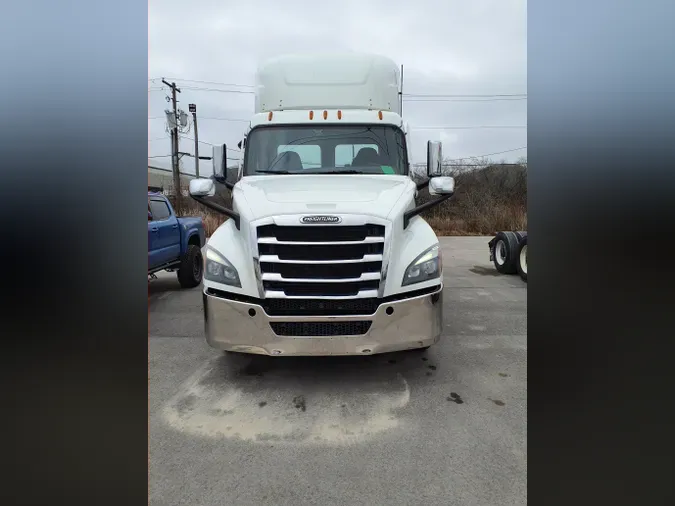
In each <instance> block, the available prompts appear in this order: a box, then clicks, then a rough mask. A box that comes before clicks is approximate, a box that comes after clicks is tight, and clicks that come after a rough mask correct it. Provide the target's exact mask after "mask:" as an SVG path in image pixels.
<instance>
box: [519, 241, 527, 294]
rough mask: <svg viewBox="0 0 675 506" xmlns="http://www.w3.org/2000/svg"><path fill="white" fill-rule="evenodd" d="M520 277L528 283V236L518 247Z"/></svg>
mask: <svg viewBox="0 0 675 506" xmlns="http://www.w3.org/2000/svg"><path fill="white" fill-rule="evenodd" d="M517 267H518V275H519V276H520V279H522V280H523V281H525V283H527V236H525V237H523V240H522V241H520V245H519V247H518V264H517Z"/></svg>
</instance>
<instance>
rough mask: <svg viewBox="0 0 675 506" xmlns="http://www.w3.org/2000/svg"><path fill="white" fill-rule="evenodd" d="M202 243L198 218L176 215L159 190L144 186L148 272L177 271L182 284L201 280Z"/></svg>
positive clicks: (204, 241)
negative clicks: (146, 207) (146, 196)
mask: <svg viewBox="0 0 675 506" xmlns="http://www.w3.org/2000/svg"><path fill="white" fill-rule="evenodd" d="M205 243H206V234H205V232H204V224H203V223H202V220H201V218H178V217H177V216H176V213H175V212H174V210H173V207H172V206H171V203H170V202H169V199H167V198H166V197H165V196H164V195H162V193H161V192H159V191H156V190H152V189H151V188H150V187H149V188H148V276H152V275H153V274H154V273H155V272H158V271H162V270H167V271H174V270H177V271H178V282H179V283H180V285H181V286H182V287H183V288H194V287H195V286H197V285H199V283H201V281H202V274H203V267H202V266H203V260H202V247H204V244H205Z"/></svg>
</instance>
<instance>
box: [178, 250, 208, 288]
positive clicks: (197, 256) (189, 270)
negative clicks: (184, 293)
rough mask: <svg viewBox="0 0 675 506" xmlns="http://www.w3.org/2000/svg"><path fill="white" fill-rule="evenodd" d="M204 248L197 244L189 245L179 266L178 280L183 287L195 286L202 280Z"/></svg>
mask: <svg viewBox="0 0 675 506" xmlns="http://www.w3.org/2000/svg"><path fill="white" fill-rule="evenodd" d="M203 265H204V263H203V260H202V250H201V249H200V248H199V246H197V245H195V244H190V245H188V248H187V251H186V252H185V254H184V255H183V258H182V259H181V262H180V267H179V268H178V282H179V283H180V286H182V287H183V288H194V287H195V286H197V285H199V283H201V282H202V275H203V273H204V270H203Z"/></svg>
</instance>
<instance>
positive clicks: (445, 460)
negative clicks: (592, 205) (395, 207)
mask: <svg viewBox="0 0 675 506" xmlns="http://www.w3.org/2000/svg"><path fill="white" fill-rule="evenodd" d="M488 240H489V238H476V237H444V238H441V245H442V248H443V263H444V282H445V290H444V305H445V307H444V320H445V329H446V330H445V333H444V335H443V337H442V338H441V341H440V342H439V343H438V344H437V345H435V346H433V347H432V348H431V349H430V350H429V351H428V352H426V353H423V352H402V353H395V354H387V355H377V356H372V357H353V358H352V357H348V358H345V357H330V358H318V359H317V358H305V357H301V358H292V357H283V358H281V357H257V356H241V357H226V356H223V355H222V354H221V353H219V352H218V351H217V350H214V349H211V348H210V347H209V346H208V345H207V344H206V342H205V340H204V336H203V321H202V307H201V294H200V289H199V288H197V289H194V290H181V289H180V287H179V285H178V283H177V281H176V279H175V274H170V273H159V274H158V277H159V279H158V280H155V281H153V282H151V284H150V292H151V295H150V300H149V310H150V314H149V320H150V321H149V329H150V345H149V346H150V357H149V361H150V386H149V392H150V399H149V402H150V420H149V423H150V504H151V505H153V506H160V505H183V504H184V505H191V506H197V505H225V504H227V505H230V504H232V505H256V506H257V505H267V504H269V505H286V504H288V505H300V504H317V505H322V506H323V505H326V506H328V505H333V504H335V505H338V504H339V505H352V504H354V505H356V504H358V505H361V504H363V505H368V506H374V505H380V504H382V505H391V506H393V505H399V504H401V505H409V504H425V505H433V504H438V505H452V504H457V505H480V506H487V505H500V506H502V505H524V504H526V488H527V487H526V470H527V467H526V432H527V431H526V417H527V388H526V385H527V360H526V359H527V338H526V334H527V313H526V308H527V285H526V284H525V283H523V282H522V281H521V280H520V279H519V278H518V277H517V276H503V275H498V274H497V273H496V271H495V270H494V268H493V267H492V265H491V264H490V263H489V261H488V249H487V241H488Z"/></svg>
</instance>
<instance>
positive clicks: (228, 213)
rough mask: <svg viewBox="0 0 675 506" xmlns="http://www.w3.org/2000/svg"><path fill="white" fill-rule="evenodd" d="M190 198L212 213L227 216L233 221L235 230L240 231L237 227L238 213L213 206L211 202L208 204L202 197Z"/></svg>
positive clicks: (219, 206)
mask: <svg viewBox="0 0 675 506" xmlns="http://www.w3.org/2000/svg"><path fill="white" fill-rule="evenodd" d="M190 196H191V197H192V198H193V199H195V200H196V201H197V202H199V203H200V204H202V205H203V206H205V207H208V208H209V209H213V210H214V211H217V212H219V213H220V214H224V215H225V216H229V217H230V218H232V219H233V220H234V226H235V227H237V230H240V228H239V226H240V223H241V216H239V213H237V212H235V211H233V210H232V209H228V208H226V207H223V206H221V205H218V204H215V203H213V202H209V201H207V200H205V199H204V198H203V197H197V196H195V195H190Z"/></svg>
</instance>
